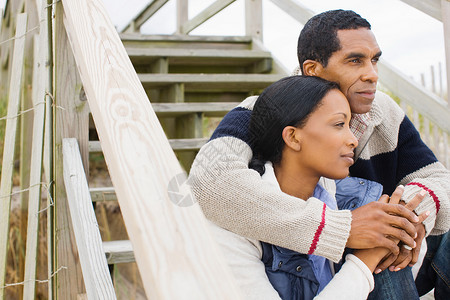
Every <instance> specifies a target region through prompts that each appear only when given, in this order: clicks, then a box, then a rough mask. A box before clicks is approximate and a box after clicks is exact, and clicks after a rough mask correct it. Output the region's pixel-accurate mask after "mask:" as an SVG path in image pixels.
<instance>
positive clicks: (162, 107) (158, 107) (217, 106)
mask: <svg viewBox="0 0 450 300" xmlns="http://www.w3.org/2000/svg"><path fill="white" fill-rule="evenodd" d="M237 105H239V102H186V103H152V107H153V110H154V111H155V113H156V115H157V116H158V117H178V116H182V115H185V114H190V113H203V115H204V116H206V117H223V116H224V115H225V114H226V113H227V112H229V111H230V110H232V109H233V108H235V107H236V106H237Z"/></svg>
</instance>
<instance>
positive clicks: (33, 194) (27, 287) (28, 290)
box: [23, 1, 49, 299]
mask: <svg viewBox="0 0 450 300" xmlns="http://www.w3.org/2000/svg"><path fill="white" fill-rule="evenodd" d="M46 6H47V3H46V2H44V1H43V4H42V10H41V13H42V14H41V16H42V17H41V22H40V24H42V26H41V27H40V31H39V46H40V47H39V50H38V61H37V62H36V64H35V68H37V69H38V71H37V74H38V75H37V76H38V82H37V86H35V88H36V93H35V94H34V96H35V98H34V99H33V105H34V116H33V141H32V145H31V166H30V198H29V202H28V226H27V243H26V252H25V277H24V279H25V283H24V290H23V298H24V299H34V298H35V288H36V265H37V251H38V238H39V211H40V204H41V182H42V167H43V165H42V163H43V150H44V149H43V148H44V131H45V114H46V105H47V104H46V100H47V96H46V93H47V91H48V90H47V88H48V80H49V76H48V72H49V69H48V60H49V57H48V55H49V49H48V40H49V33H48V28H47V9H46Z"/></svg>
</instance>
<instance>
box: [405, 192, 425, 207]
mask: <svg viewBox="0 0 450 300" xmlns="http://www.w3.org/2000/svg"><path fill="white" fill-rule="evenodd" d="M426 194H427V192H426V191H425V190H421V191H420V192H418V193H417V194H416V195H415V196H414V198H413V199H412V200H411V201H409V202H408V204H406V208H408V209H409V210H414V209H416V207H417V206H418V205H419V204H420V202H422V200H423V198H424V197H425V195H426Z"/></svg>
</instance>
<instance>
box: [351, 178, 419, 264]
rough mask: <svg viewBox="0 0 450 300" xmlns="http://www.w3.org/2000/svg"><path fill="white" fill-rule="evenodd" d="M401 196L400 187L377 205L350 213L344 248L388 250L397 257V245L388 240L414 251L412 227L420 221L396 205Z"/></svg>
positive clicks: (373, 203)
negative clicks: (348, 232)
mask: <svg viewBox="0 0 450 300" xmlns="http://www.w3.org/2000/svg"><path fill="white" fill-rule="evenodd" d="M402 194H403V187H402V186H399V187H397V189H396V190H395V191H394V193H393V194H392V196H391V198H390V199H391V202H392V203H397V204H392V203H387V202H388V201H389V196H387V195H383V196H381V198H380V200H379V201H377V202H371V203H369V204H366V205H364V206H361V207H359V208H357V209H355V210H354V211H352V225H351V229H350V236H349V238H348V240H347V245H346V246H347V247H349V248H353V249H367V248H375V247H384V248H388V249H389V250H390V251H391V252H392V253H394V254H396V255H398V254H399V248H398V246H397V243H396V242H395V241H393V240H392V239H390V238H389V237H392V238H393V239H394V240H395V239H397V240H400V241H402V242H403V243H404V244H406V245H408V246H410V247H411V248H415V247H416V242H415V241H414V238H415V237H416V234H417V231H416V228H415V227H414V225H413V224H412V223H417V222H419V218H418V217H417V216H416V215H415V214H414V212H412V211H411V210H410V209H409V207H407V206H403V205H401V204H398V203H399V202H400V198H401V196H402Z"/></svg>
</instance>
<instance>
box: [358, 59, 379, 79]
mask: <svg viewBox="0 0 450 300" xmlns="http://www.w3.org/2000/svg"><path fill="white" fill-rule="evenodd" d="M361 80H362V81H369V82H375V83H376V82H377V81H378V66H377V65H376V63H375V64H374V63H372V62H371V63H368V64H367V67H366V68H365V69H364V73H363V75H362V76H361Z"/></svg>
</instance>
